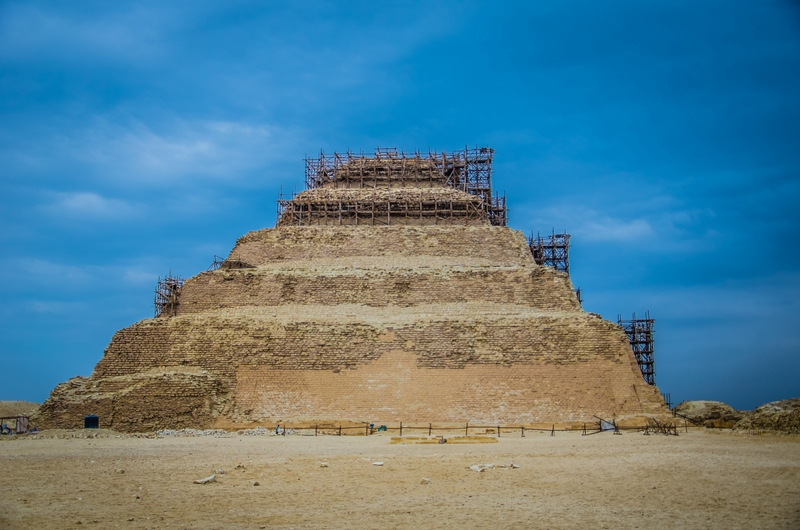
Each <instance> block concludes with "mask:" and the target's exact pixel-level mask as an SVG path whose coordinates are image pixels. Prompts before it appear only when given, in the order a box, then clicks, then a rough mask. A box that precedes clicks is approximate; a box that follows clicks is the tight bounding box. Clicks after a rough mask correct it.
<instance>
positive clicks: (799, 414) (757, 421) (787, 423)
mask: <svg viewBox="0 0 800 530" xmlns="http://www.w3.org/2000/svg"><path fill="white" fill-rule="evenodd" d="M734 428H736V429H741V430H764V431H777V432H785V433H795V434H798V433H800V398H792V399H784V400H783V401H773V402H771V403H766V404H764V405H761V406H760V407H757V408H756V409H755V410H753V411H751V412H748V413H746V414H745V416H744V418H742V419H741V421H739V422H738V423H737V424H736V426H735V427H734Z"/></svg>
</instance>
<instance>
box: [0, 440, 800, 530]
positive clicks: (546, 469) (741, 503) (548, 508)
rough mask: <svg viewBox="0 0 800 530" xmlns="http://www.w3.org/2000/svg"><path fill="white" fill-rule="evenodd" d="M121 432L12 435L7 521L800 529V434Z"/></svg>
mask: <svg viewBox="0 0 800 530" xmlns="http://www.w3.org/2000/svg"><path fill="white" fill-rule="evenodd" d="M87 434H88V436H96V437H95V438H84V437H85V436H87ZM117 436H118V435H117V434H116V433H113V432H109V431H97V432H95V431H91V430H76V431H47V432H44V433H41V434H39V435H21V436H10V437H3V440H2V442H0V459H1V460H2V463H3V466H2V473H0V527H2V528H34V527H38V528H73V527H80V528H85V527H86V526H87V525H88V526H89V527H94V528H126V529H134V528H136V529H139V528H274V527H277V528H351V527H357V528H421V527H431V528H432V527H444V528H579V527H580V528H588V527H600V528H725V529H728V528H798V527H800V438H798V437H797V436H794V435H763V436H750V435H747V434H744V433H732V432H731V431H721V432H718V431H710V430H704V429H694V430H693V429H690V430H689V432H688V433H685V432H683V431H682V432H681V433H680V435H679V436H664V435H650V436H644V435H643V434H642V433H638V432H625V433H624V434H623V435H621V436H616V435H613V434H611V433H601V434H597V435H592V436H581V433H579V432H578V433H564V432H557V433H556V435H555V436H550V435H549V433H527V434H526V437H524V438H522V437H520V436H519V433H516V434H503V436H502V437H501V438H500V439H499V440H497V441H496V443H480V444H457V443H452V442H455V441H456V440H455V439H454V438H453V436H455V434H454V435H452V436H451V437H450V440H451V443H445V444H436V443H433V444H425V445H423V444H396V443H394V444H393V443H392V435H387V434H385V433H382V434H380V435H373V436H369V437H365V436H363V435H362V436H341V437H339V436H316V437H315V436H301V435H289V436H285V437H284V436H264V435H262V436H243V435H238V434H236V433H229V434H224V435H221V436H203V437H175V436H167V437H162V438H146V437H128V436H119V437H117ZM375 462H382V463H383V465H382V466H377V465H374V463H375ZM323 463H325V464H327V465H323ZM488 463H492V464H495V467H494V468H493V469H487V470H485V471H483V472H476V471H473V470H471V469H470V468H469V467H470V466H471V465H475V464H488ZM511 463H513V464H515V465H517V466H519V467H518V468H514V467H508V466H509V465H510V464H511ZM501 466H506V467H501ZM219 470H223V471H224V473H223V474H220V473H218V471H219ZM214 473H216V479H215V481H214V482H211V483H208V484H203V485H200V484H195V483H194V481H195V480H196V479H202V478H205V477H208V476H210V475H212V474H214ZM428 481H429V483H428ZM256 483H257V484H258V485H255V484H256Z"/></svg>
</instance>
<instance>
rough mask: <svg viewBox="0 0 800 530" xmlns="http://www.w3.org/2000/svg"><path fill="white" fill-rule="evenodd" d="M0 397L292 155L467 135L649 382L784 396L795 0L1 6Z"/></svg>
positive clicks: (72, 355) (188, 259) (139, 291)
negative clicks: (639, 322)
mask: <svg viewBox="0 0 800 530" xmlns="http://www.w3.org/2000/svg"><path fill="white" fill-rule="evenodd" d="M0 113H1V114H0V209H1V211H2V217H1V219H2V225H1V226H2V230H0V245H2V253H1V254H0V297H2V300H3V303H2V305H0V363H1V366H2V372H3V376H4V377H3V383H2V385H0V399H28V400H34V401H41V400H44V399H45V398H46V397H47V395H48V393H49V391H50V390H51V389H52V388H53V387H54V386H55V385H56V384H57V383H59V382H62V381H65V380H66V379H68V378H69V377H72V376H75V375H89V374H90V373H91V370H92V368H93V366H94V365H95V363H96V362H97V361H98V360H99V359H100V357H101V356H102V352H103V349H104V348H105V346H106V345H107V344H108V342H109V341H110V339H111V336H112V335H113V333H114V332H115V331H116V330H118V329H120V328H123V327H125V326H128V325H130V324H132V323H134V322H136V321H138V320H140V319H143V318H148V317H150V316H152V311H153V308H152V300H153V290H154V287H155V283H156V280H157V278H158V277H159V276H163V275H165V274H166V273H168V272H169V271H170V270H172V271H173V273H176V274H179V275H181V276H184V277H188V276H192V275H194V274H196V273H198V272H201V271H203V270H205V269H206V268H207V267H208V266H209V265H210V264H211V261H212V259H213V256H214V255H215V254H217V255H227V253H228V252H229V250H230V248H231V247H232V246H233V244H234V242H235V241H236V238H237V237H239V236H240V235H242V234H244V233H246V232H248V231H250V230H255V229H259V228H262V227H269V226H273V225H274V223H275V211H276V207H275V201H276V199H277V195H278V192H279V190H280V188H281V186H283V189H284V191H285V190H287V189H288V190H291V189H292V188H294V187H296V188H297V189H300V188H301V186H302V183H303V158H304V157H305V156H306V155H315V154H317V153H318V152H319V151H320V149H323V150H325V151H326V152H329V151H334V150H346V149H348V148H351V149H354V150H358V149H364V150H365V151H370V150H372V149H373V148H375V147H378V146H381V147H384V146H396V147H398V148H403V149H406V150H414V149H417V148H419V149H423V150H425V149H428V148H432V149H445V150H453V149H459V148H463V147H464V146H465V145H467V144H468V145H470V146H475V145H481V146H482V145H489V146H491V147H493V148H494V149H495V151H496V156H495V172H494V184H495V188H496V189H498V190H500V191H503V190H505V191H506V192H507V193H508V200H509V208H510V226H511V227H512V228H516V229H519V230H523V231H525V233H526V234H527V233H530V231H531V230H540V231H542V232H549V231H550V230H551V229H552V228H555V229H556V230H566V231H568V232H570V233H571V234H572V236H573V239H572V241H573V248H572V252H571V272H572V279H573V282H574V283H575V285H576V287H577V286H580V287H581V288H582V292H583V297H584V299H585V302H584V308H585V309H586V310H587V311H592V312H596V313H600V314H602V315H603V316H604V317H605V318H607V319H610V320H614V321H616V318H617V314H620V313H621V314H622V315H623V316H624V317H629V316H630V314H631V313H632V312H634V311H636V312H637V313H639V314H641V313H643V312H644V311H645V310H650V312H651V315H652V316H653V317H654V318H655V319H656V382H657V384H658V385H659V387H660V388H661V390H662V391H664V392H670V393H671V394H672V398H673V401H680V400H684V399H718V400H723V401H726V402H728V403H730V404H732V405H733V406H735V407H738V408H753V407H755V406H757V405H759V404H761V403H764V402H767V401H772V400H777V399H784V398H788V397H797V396H800V383H798V381H800V355H799V354H800V317H799V316H798V315H800V297H799V296H798V295H800V251H798V242H800V206H799V205H800V7H799V6H798V4H797V3H791V2H768V1H767V2H737V1H725V2H722V1H720V2H716V1H707V2H688V1H664V2H661V1H648V2H640V1H630V2H625V1H620V2H588V1H587V2H580V1H564V2H480V1H478V2H437V1H432V2H431V1H429V2H395V3H391V4H390V3H386V4H381V3H376V2H347V3H344V2H341V3H333V2H330V3H318V2H280V3H279V2H235V1H234V2H202V1H200V2H171V3H165V2H136V3H133V2H130V3H122V2H120V3H113V2H99V1H98V2H68V3H64V2H36V1H25V2H22V1H19V2H16V1H4V2H2V3H0Z"/></svg>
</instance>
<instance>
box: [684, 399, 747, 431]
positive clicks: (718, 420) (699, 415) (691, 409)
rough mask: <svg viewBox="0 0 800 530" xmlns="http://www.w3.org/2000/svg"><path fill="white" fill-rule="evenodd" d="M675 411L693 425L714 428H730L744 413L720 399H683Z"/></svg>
mask: <svg viewBox="0 0 800 530" xmlns="http://www.w3.org/2000/svg"><path fill="white" fill-rule="evenodd" d="M675 412H676V413H678V414H679V415H680V416H683V417H686V418H687V419H688V420H689V421H691V422H692V423H694V424H695V425H703V426H704V427H709V428H716V429H730V428H732V427H733V426H734V425H735V424H736V422H738V421H739V420H741V419H742V418H743V417H744V415H745V413H743V412H741V411H738V410H736V409H734V408H733V407H731V406H730V405H728V404H726V403H723V402H721V401H684V402H682V403H680V404H679V405H678V406H677V407H675Z"/></svg>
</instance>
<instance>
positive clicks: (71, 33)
mask: <svg viewBox="0 0 800 530" xmlns="http://www.w3.org/2000/svg"><path fill="white" fill-rule="evenodd" d="M3 11H4V13H3V16H2V17H1V18H0V57H1V58H2V59H4V60H19V61H23V60H31V59H33V58H36V59H38V60H41V59H43V58H49V59H56V60H64V61H67V60H69V61H71V62H73V66H74V61H75V60H76V59H77V60H79V61H85V60H86V59H87V58H91V59H93V60H97V59H108V60H114V61H119V60H124V61H126V62H128V63H139V64H146V63H147V62H149V61H152V60H153V57H154V56H156V55H158V54H160V53H163V51H162V50H163V43H162V39H161V35H162V34H163V33H164V32H166V30H167V29H168V28H167V27H166V26H167V24H169V21H170V17H168V16H166V15H167V13H166V12H165V10H163V9H156V8H152V7H149V8H144V7H142V6H135V7H132V8H130V9H125V10H120V9H114V10H111V11H110V12H104V11H103V10H102V9H95V10H91V11H83V12H75V11H72V12H71V11H70V9H69V8H65V6H56V7H53V6H50V7H49V8H43V7H41V6H36V5H30V4H28V3H18V4H14V3H12V2H8V3H6V5H4V7H3Z"/></svg>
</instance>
